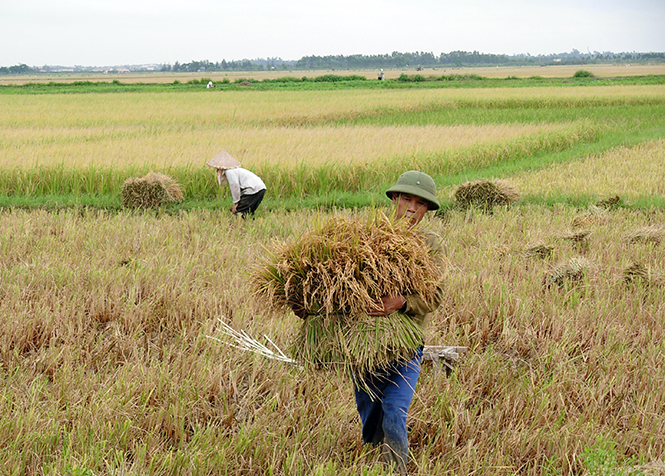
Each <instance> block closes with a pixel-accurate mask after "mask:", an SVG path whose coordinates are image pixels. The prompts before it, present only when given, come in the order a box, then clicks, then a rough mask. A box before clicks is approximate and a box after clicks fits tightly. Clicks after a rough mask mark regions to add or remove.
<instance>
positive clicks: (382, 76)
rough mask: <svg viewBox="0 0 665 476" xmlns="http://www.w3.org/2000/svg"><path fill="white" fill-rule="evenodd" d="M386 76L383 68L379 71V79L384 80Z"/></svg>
mask: <svg viewBox="0 0 665 476" xmlns="http://www.w3.org/2000/svg"><path fill="white" fill-rule="evenodd" d="M384 79H386V77H385V76H384V75H383V70H381V71H379V81H383V80H384Z"/></svg>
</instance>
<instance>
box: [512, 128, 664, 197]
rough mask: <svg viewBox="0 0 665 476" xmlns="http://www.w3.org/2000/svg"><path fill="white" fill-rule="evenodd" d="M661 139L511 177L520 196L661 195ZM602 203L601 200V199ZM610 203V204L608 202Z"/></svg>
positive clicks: (662, 166)
mask: <svg viewBox="0 0 665 476" xmlns="http://www.w3.org/2000/svg"><path fill="white" fill-rule="evenodd" d="M663 177H665V140H662V139H661V140H655V141H651V142H644V143H641V144H639V145H636V146H634V147H618V148H616V149H611V150H608V151H606V152H603V153H601V154H598V155H594V156H589V157H587V158H585V159H583V160H578V161H575V162H570V163H564V164H558V165H553V166H551V167H548V168H547V169H544V170H541V171H538V172H525V173H522V174H520V175H518V176H515V177H513V178H511V181H513V182H514V183H515V184H516V186H517V187H519V190H520V191H521V192H522V194H523V195H524V196H531V195H538V196H545V197H550V196H560V195H568V194H571V193H574V194H576V195H587V196H595V197H603V196H605V197H607V196H610V197H617V196H619V197H621V201H630V200H631V199H635V198H637V197H643V196H658V195H661V196H662V195H665V181H664V180H663V179H662V178H663ZM601 203H604V202H601ZM608 204H609V205H614V203H608Z"/></svg>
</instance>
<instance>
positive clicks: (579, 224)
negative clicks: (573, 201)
mask: <svg viewBox="0 0 665 476" xmlns="http://www.w3.org/2000/svg"><path fill="white" fill-rule="evenodd" d="M608 219H609V217H608V213H607V210H606V209H604V208H600V207H598V206H596V205H591V206H590V207H589V208H587V210H586V211H585V212H584V213H583V214H582V215H580V216H578V217H575V218H574V219H573V220H572V222H571V224H570V225H571V227H573V228H585V227H588V226H590V225H603V224H605V223H607V221H608Z"/></svg>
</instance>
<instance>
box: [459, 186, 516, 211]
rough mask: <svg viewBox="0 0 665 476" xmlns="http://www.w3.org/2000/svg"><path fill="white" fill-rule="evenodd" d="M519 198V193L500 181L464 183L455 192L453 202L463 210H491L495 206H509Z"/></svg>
mask: <svg viewBox="0 0 665 476" xmlns="http://www.w3.org/2000/svg"><path fill="white" fill-rule="evenodd" d="M519 198H520V195H519V193H518V192H517V191H516V190H515V189H514V188H513V187H512V186H511V185H509V184H508V183H506V182H503V181H500V180H497V181H491V180H477V181H475V182H466V183H464V184H462V185H460V186H459V187H458V188H457V190H456V191H455V202H456V203H457V204H458V205H459V206H461V207H462V208H464V209H466V208H470V207H472V206H475V207H478V208H481V209H483V210H491V209H492V208H494V207H496V206H501V205H511V204H513V203H515V202H517V200H519Z"/></svg>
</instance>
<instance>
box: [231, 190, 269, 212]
mask: <svg viewBox="0 0 665 476" xmlns="http://www.w3.org/2000/svg"><path fill="white" fill-rule="evenodd" d="M265 193H266V189H265V188H264V189H263V190H259V191H258V192H256V193H253V194H251V195H242V196H241V197H240V200H239V201H238V206H237V207H236V214H238V213H240V214H241V215H242V217H243V218H245V216H246V215H251V214H252V213H254V212H255V211H256V209H257V208H259V205H260V204H261V201H263V195H265Z"/></svg>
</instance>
